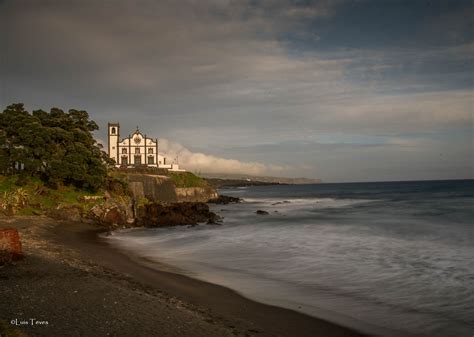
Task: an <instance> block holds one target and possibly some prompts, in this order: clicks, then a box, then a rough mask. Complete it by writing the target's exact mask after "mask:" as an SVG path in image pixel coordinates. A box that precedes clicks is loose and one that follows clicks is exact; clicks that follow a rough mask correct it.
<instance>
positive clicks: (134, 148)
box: [108, 123, 184, 171]
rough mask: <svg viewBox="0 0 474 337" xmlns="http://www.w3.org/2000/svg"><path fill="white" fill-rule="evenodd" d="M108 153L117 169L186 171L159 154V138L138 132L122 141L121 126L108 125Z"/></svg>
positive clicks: (117, 124)
mask: <svg viewBox="0 0 474 337" xmlns="http://www.w3.org/2000/svg"><path fill="white" fill-rule="evenodd" d="M108 143H109V144H108V153H109V157H110V158H111V159H113V160H114V161H115V163H116V165H115V166H116V167H124V168H131V167H157V168H164V169H168V170H170V171H184V170H182V169H180V168H179V165H178V163H176V162H169V161H168V160H167V158H166V157H164V156H162V155H161V154H159V152H158V138H150V137H147V136H146V135H143V134H142V133H141V132H140V131H139V130H138V127H137V130H136V131H135V132H134V133H132V134H129V135H128V137H125V138H123V139H120V124H119V123H109V124H108Z"/></svg>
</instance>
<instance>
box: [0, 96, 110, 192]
mask: <svg viewBox="0 0 474 337" xmlns="http://www.w3.org/2000/svg"><path fill="white" fill-rule="evenodd" d="M97 129H98V126H97V124H96V123H95V122H94V121H92V120H89V115H88V113H87V112H86V111H83V110H69V111H68V112H64V111H62V110H61V109H58V108H52V109H51V110H50V112H49V113H48V112H46V111H43V110H35V111H33V112H32V113H29V112H28V111H26V110H25V109H24V106H23V104H21V103H19V104H12V105H10V106H8V107H7V108H6V109H5V110H4V111H3V112H2V113H0V172H2V173H3V174H4V175H9V176H11V175H18V176H19V179H20V185H21V179H24V180H28V179H29V177H35V178H39V179H41V181H43V182H44V183H46V184H48V185H49V186H51V187H53V188H57V187H59V186H62V185H65V186H74V187H76V188H80V189H86V190H89V191H92V192H93V191H97V190H98V189H99V188H101V187H103V186H104V185H105V184H106V179H107V168H108V165H110V164H111V161H110V159H109V158H108V156H107V154H106V153H105V152H103V151H102V149H101V146H100V145H99V144H98V143H97V141H96V140H95V139H94V137H93V135H92V132H93V131H95V130H97ZM17 183H18V182H17Z"/></svg>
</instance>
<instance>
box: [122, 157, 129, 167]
mask: <svg viewBox="0 0 474 337" xmlns="http://www.w3.org/2000/svg"><path fill="white" fill-rule="evenodd" d="M122 165H128V158H127V157H126V156H122Z"/></svg>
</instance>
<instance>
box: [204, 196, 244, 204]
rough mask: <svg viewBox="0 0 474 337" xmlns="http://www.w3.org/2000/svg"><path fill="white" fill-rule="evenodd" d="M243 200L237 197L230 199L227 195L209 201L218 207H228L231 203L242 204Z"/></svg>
mask: <svg viewBox="0 0 474 337" xmlns="http://www.w3.org/2000/svg"><path fill="white" fill-rule="evenodd" d="M241 201H242V199H241V198H236V197H229V196H227V195H218V196H217V198H213V199H211V200H209V201H208V203H209V204H217V205H227V204H231V203H238V202H241Z"/></svg>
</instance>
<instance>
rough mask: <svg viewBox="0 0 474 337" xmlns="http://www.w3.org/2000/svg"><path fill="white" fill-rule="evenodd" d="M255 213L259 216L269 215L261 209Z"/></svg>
mask: <svg viewBox="0 0 474 337" xmlns="http://www.w3.org/2000/svg"><path fill="white" fill-rule="evenodd" d="M255 213H257V214H258V215H267V214H268V212H267V211H262V210H261V209H259V210H258V211H256V212H255Z"/></svg>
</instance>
